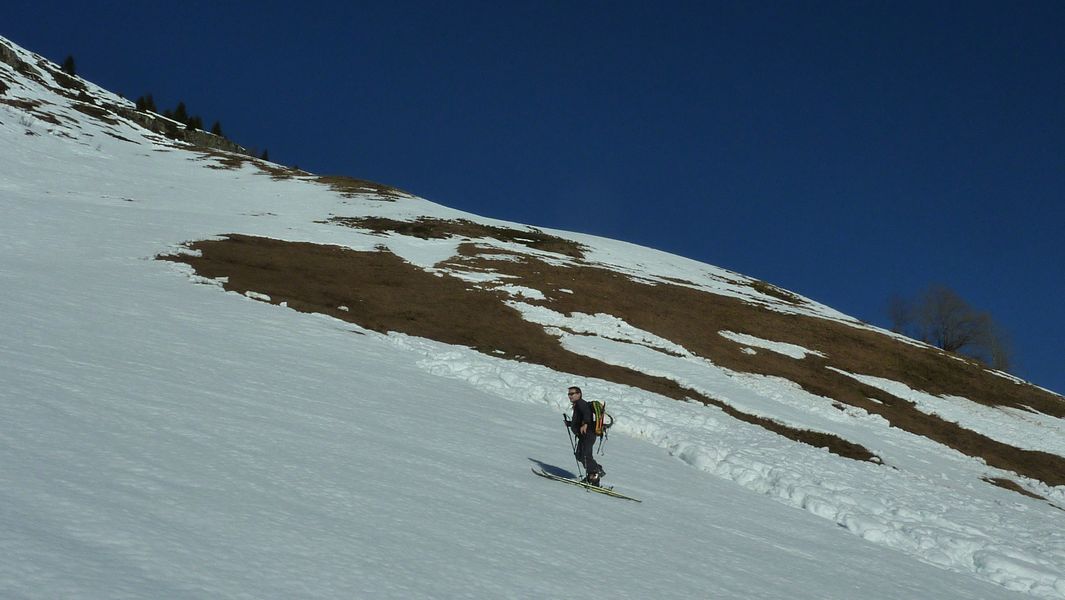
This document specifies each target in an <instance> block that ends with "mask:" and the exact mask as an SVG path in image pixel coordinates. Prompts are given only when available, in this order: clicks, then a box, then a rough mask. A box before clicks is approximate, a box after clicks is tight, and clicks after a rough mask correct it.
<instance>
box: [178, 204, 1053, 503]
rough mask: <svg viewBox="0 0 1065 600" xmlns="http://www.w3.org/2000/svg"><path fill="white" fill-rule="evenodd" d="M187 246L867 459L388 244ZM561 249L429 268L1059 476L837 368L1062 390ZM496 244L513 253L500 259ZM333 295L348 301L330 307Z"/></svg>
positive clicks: (201, 267)
mask: <svg viewBox="0 0 1065 600" xmlns="http://www.w3.org/2000/svg"><path fill="white" fill-rule="evenodd" d="M335 222H337V223H338V224H344V225H349V226H353V227H360V228H364V229H369V230H371V231H382V232H383V231H394V232H399V233H402V234H405V235H414V236H418V237H450V236H454V237H463V238H468V239H477V238H495V239H500V240H506V241H518V242H519V243H523V244H526V245H527V246H529V247H538V248H539V249H544V248H545V246H544V244H548V245H549V247H555V246H554V244H557V243H558V239H557V238H555V239H550V238H552V236H545V237H544V238H539V237H538V236H536V235H531V234H530V233H529V232H526V231H520V230H507V229H505V228H495V227H486V226H483V225H479V224H476V223H472V222H465V221H442V220H437V219H423V220H420V221H416V222H412V223H403V222H397V221H392V220H389V219H340V218H338V219H336V220H335ZM561 241H562V242H566V241H565V240H561ZM569 243H570V244H572V242H569ZM191 246H192V247H193V248H195V249H197V250H199V251H200V252H201V253H202V256H201V257H192V256H187V255H180V256H174V257H168V258H169V259H170V260H178V261H181V262H186V263H189V264H190V265H192V266H193V267H194V268H195V269H196V271H197V272H198V273H200V274H201V275H204V276H207V277H221V276H226V277H228V278H229V281H228V283H227V284H226V287H227V288H228V289H234V290H237V291H241V292H243V291H249V290H251V291H257V292H261V293H265V294H268V295H269V296H271V298H272V299H273V301H274V302H281V301H285V302H288V305H289V306H291V307H293V308H295V309H297V310H304V311H308V312H322V313H325V314H330V315H332V316H334V317H337V318H340V319H345V320H348V321H353V322H355V323H358V324H360V325H362V326H363V327H366V328H368V329H373V330H376V331H399V332H403V333H409V334H411V335H416V336H421V337H427V338H431V339H435V340H439V341H442V342H445V343H451V344H460V345H464V346H469V347H471V348H474V349H477V350H479V351H481V352H485V353H489V354H492V355H493V356H504V357H507V358H510V359H513V360H522V361H529V362H536V363H538V364H543V365H545V366H548V367H550V368H552V369H555V370H558V371H561V372H567V373H572V374H575V375H580V376H588V377H597V378H602V379H606V380H609V381H615V382H618V383H623V384H627V385H632V386H634V387H638V388H640V389H645V390H648V391H652V392H654V393H658V394H661V395H663V396H666V397H669V398H676V399H683V398H688V399H693V400H697V401H700V402H704V403H706V404H711V405H715V406H719V407H721V408H722V410H724V411H726V412H728V413H729V414H731V415H733V416H734V417H736V418H738V419H741V420H744V421H747V422H750V423H755V424H757V425H759V426H761V427H764V428H766V429H769V430H771V431H775V432H777V433H779V434H780V435H783V436H785V437H788V438H789V439H793V440H797V441H801V442H803V443H807V444H811V445H814V446H817V447H827V448H829V450H830V451H832V452H834V453H836V454H839V455H841V456H848V457H852V458H858V459H861V460H871V459H873V454H872V453H871V452H869V451H868V450H867V449H865V448H863V447H861V446H859V445H857V444H853V443H851V442H849V441H847V440H843V439H841V438H839V437H838V436H835V435H832V434H819V433H816V432H809V431H802V430H797V429H794V428H791V427H788V426H785V425H783V424H781V423H776V422H774V421H772V420H769V419H763V418H760V417H755V416H753V415H747V414H744V413H742V412H740V411H737V410H735V409H734V408H733V407H731V406H729V405H727V404H726V403H723V402H721V401H719V400H717V399H715V398H711V397H707V396H705V395H702V394H699V393H697V392H695V391H693V390H690V389H687V388H685V387H683V386H681V385H679V384H677V383H676V382H674V381H671V380H668V379H664V378H660V377H652V376H649V375H646V374H643V373H639V372H637V371H633V370H631V369H625V368H620V367H616V366H612V365H607V364H605V363H602V362H600V361H596V360H594V359H591V358H588V357H585V356H581V355H577V354H574V353H572V352H569V351H567V350H565V349H564V348H562V346H561V345H560V344H559V342H558V340H557V338H554V337H553V336H550V335H548V334H546V333H545V332H544V331H543V328H542V327H540V326H537V325H533V324H530V323H528V322H526V321H524V319H522V318H521V316H520V314H518V313H517V311H515V310H513V309H511V308H510V307H508V306H506V305H505V304H503V303H502V301H501V300H502V299H503V298H504V296H503V295H502V294H497V293H495V292H492V291H487V290H482V289H477V288H473V287H472V286H469V285H468V284H466V283H465V282H462V281H460V280H458V279H456V278H450V277H438V276H436V275H433V274H430V273H426V272H425V271H423V270H421V269H418V268H415V267H413V266H411V265H409V264H407V263H404V262H403V261H402V260H400V259H398V258H397V257H395V256H393V255H391V254H390V253H388V252H353V251H350V250H343V249H339V248H334V247H322V246H315V245H312V244H295V243H286V242H277V241H273V240H265V239H261V238H250V237H246V236H237V235H234V236H230V237H229V239H228V240H223V241H207V242H196V243H194V244H192V245H191ZM560 250H561V252H560V253H562V254H566V255H568V256H571V257H573V258H574V260H572V261H570V264H569V265H568V266H557V265H554V264H551V263H548V262H545V261H543V260H539V259H536V258H534V257H531V256H527V255H522V254H518V253H509V252H506V251H503V250H500V249H499V248H495V247H492V248H488V249H486V248H484V247H481V246H478V245H477V244H475V243H466V244H462V245H460V248H459V253H458V255H457V256H455V257H453V258H452V259H450V260H449V261H445V263H442V264H441V265H438V266H440V267H454V268H459V269H463V270H470V269H473V270H478V269H480V270H491V271H495V272H498V273H500V274H504V275H508V276H510V277H512V278H513V279H509V280H508V281H511V282H514V283H517V284H519V285H525V286H528V287H532V288H535V289H538V290H540V291H542V292H543V293H544V294H545V296H546V299H545V300H543V301H541V303H543V304H544V305H545V306H549V307H550V308H551V309H552V310H556V311H560V312H563V313H573V312H582V313H589V314H595V313H600V312H601V313H607V314H612V315H615V316H617V317H619V318H621V319H623V320H624V321H626V322H628V323H630V324H631V325H633V326H634V327H637V328H640V329H643V330H646V331H649V332H651V333H653V334H655V335H658V336H660V337H663V338H665V339H668V340H671V341H672V342H674V343H677V344H680V345H682V346H684V347H685V348H687V349H688V350H690V351H692V352H694V353H696V354H698V355H700V356H703V357H705V358H707V359H709V360H711V361H713V362H714V363H716V364H718V365H721V366H723V367H726V368H728V369H731V370H734V371H737V372H742V373H756V374H762V375H769V376H776V377H782V378H785V379H788V380H791V381H793V382H795V383H797V384H798V385H800V386H801V387H802V388H803V389H805V390H807V391H809V392H810V393H812V394H815V395H818V396H822V397H824V398H825V399H826V400H825V401H826V402H831V403H833V404H834V405H837V406H838V405H839V404H846V405H851V406H856V407H859V408H861V409H864V410H866V411H868V412H870V413H873V414H878V415H881V416H882V417H884V418H885V419H886V420H888V422H890V423H891V425H892V426H894V427H898V428H901V429H904V430H906V431H910V432H912V433H914V434H916V435H920V436H924V437H928V438H930V439H933V440H935V441H938V442H940V443H942V444H944V445H947V446H949V447H951V448H955V449H957V450H959V451H960V452H963V453H965V454H967V455H969V456H974V457H978V458H982V459H983V460H985V461H986V462H987V463H988V464H989V465H991V466H993V467H998V468H1002V469H1006V470H1010V471H1014V472H1016V473H1018V474H1021V475H1023V476H1026V477H1030V478H1033V479H1037V480H1040V481H1043V482H1045V483H1047V484H1049V485H1062V484H1065V458H1062V457H1059V456H1056V455H1052V454H1049V453H1045V452H1036V451H1030V450H1022V449H1018V448H1015V447H1012V446H1009V445H1006V444H1003V443H1000V442H996V441H994V440H991V439H989V438H987V437H986V436H983V435H981V434H978V433H976V432H973V431H969V430H967V429H964V428H962V427H960V426H958V425H957V424H955V423H950V422H947V421H944V420H943V419H941V418H939V417H936V416H933V415H928V414H925V413H922V412H921V411H919V410H917V408H916V406H914V405H913V404H912V403H910V402H907V401H905V400H903V399H901V398H898V397H895V396H893V395H891V394H889V393H886V392H884V391H882V390H879V389H876V388H872V387H870V386H868V385H865V384H863V383H861V382H859V381H857V380H855V379H853V378H851V377H848V376H846V375H844V374H842V373H839V372H837V371H835V370H833V369H832V368H835V369H840V370H842V371H846V372H850V373H856V374H863V375H873V376H877V377H883V378H886V379H891V380H894V381H900V382H903V383H905V384H907V385H908V386H910V387H911V388H914V389H917V390H921V391H924V392H928V393H932V394H939V395H957V396H962V397H965V398H968V399H970V400H972V401H974V402H979V403H982V404H985V405H988V406H1009V407H1015V408H1022V409H1026V408H1031V409H1034V410H1038V411H1039V412H1042V413H1044V414H1048V415H1053V416H1056V417H1059V418H1061V417H1065V401H1063V399H1062V398H1061V397H1060V396H1057V395H1054V394H1050V393H1048V392H1046V391H1044V390H1041V389H1039V388H1036V387H1034V386H1030V385H1027V384H1018V383H1015V382H1013V381H1011V380H1008V379H1005V378H1002V377H999V376H997V375H994V374H992V373H990V372H988V371H987V370H986V369H984V368H983V367H981V366H980V365H978V364H976V363H974V362H972V361H960V360H958V359H957V358H956V357H954V356H952V355H948V354H946V353H944V352H941V351H939V350H936V349H933V348H927V347H920V346H915V345H913V344H908V343H906V342H903V341H900V340H897V339H895V338H892V337H890V336H887V335H884V334H881V333H879V332H876V331H872V330H868V329H863V328H858V327H854V326H852V325H849V324H845V323H840V322H836V321H832V320H828V319H821V318H814V317H809V316H802V315H795V314H785V313H781V312H777V311H772V310H766V309H765V308H763V307H760V306H755V305H753V304H750V303H747V302H744V301H743V300H741V299H737V298H733V297H727V296H720V295H716V294H711V293H708V292H705V291H701V290H699V289H694V288H693V287H692V286H691V285H690V284H688V285H683V284H680V283H679V282H678V285H670V284H662V283H659V284H656V285H651V284H649V283H645V282H640V281H636V280H633V279H631V278H629V277H627V276H625V275H623V274H620V273H618V272H615V271H611V270H609V269H606V268H602V267H599V266H596V265H591V264H587V263H584V262H583V261H582V260H580V257H581V256H583V249H580V248H576V247H568V248H567V247H566V246H565V244H563V246H561V247H560ZM560 250H552V251H555V252H559V251H560ZM566 250H568V251H566ZM482 254H483V255H482ZM501 254H510V255H511V256H512V257H518V258H519V260H501V259H499V258H498V255H501ZM767 289H768V288H767ZM563 290H567V291H563ZM760 291H762V290H760ZM763 293H764V292H763ZM785 294H786V293H785ZM785 299H786V298H785ZM527 301H529V300H527ZM530 302H534V301H530ZM341 305H344V306H347V307H349V309H350V310H349V311H341V310H339V309H338V308H337V307H338V306H341ZM724 330H728V331H734V332H738V333H746V334H750V335H753V336H756V337H759V338H763V339H767V340H773V341H778V342H786V343H791V344H797V345H800V346H803V347H805V348H808V349H810V350H816V351H820V352H822V353H824V354H825V357H819V356H815V355H808V356H807V357H806V358H804V359H794V358H790V357H787V356H784V355H781V354H777V353H774V352H770V351H766V350H760V351H758V352H757V354H755V355H751V354H748V353H745V352H743V346H742V345H740V344H738V343H736V342H734V341H732V340H729V339H726V338H724V337H723V336H721V335H719V333H718V332H720V331H724ZM829 367H832V368H829Z"/></svg>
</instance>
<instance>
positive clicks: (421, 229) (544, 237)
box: [329, 217, 586, 258]
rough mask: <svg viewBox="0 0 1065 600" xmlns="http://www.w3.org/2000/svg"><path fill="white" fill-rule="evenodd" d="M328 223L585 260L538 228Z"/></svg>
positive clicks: (578, 247)
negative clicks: (492, 242)
mask: <svg viewBox="0 0 1065 600" xmlns="http://www.w3.org/2000/svg"><path fill="white" fill-rule="evenodd" d="M329 222H331V223H336V224H338V225H345V226H347V227H354V228H356V229H368V230H370V231H372V232H374V233H384V232H386V231H391V232H395V233H399V234H401V235H409V236H412V237H416V238H421V239H423V240H425V239H444V238H451V237H458V238H467V239H469V238H491V239H494V240H499V241H501V242H510V243H515V244H521V245H523V246H526V247H529V248H532V249H534V250H542V251H544V252H553V253H555V254H562V255H564V256H569V257H571V258H584V251H585V250H586V248H585V247H584V246H583V245H582V244H578V243H577V242H574V241H572V240H567V239H564V238H560V237H558V236H554V235H550V234H546V233H544V232H542V231H540V230H539V229H529V230H524V229H512V228H507V227H496V226H492V225H483V224H481V223H474V222H473V221H469V220H466V219H454V220H448V219H434V218H431V217H422V218H420V219H417V220H415V221H397V220H394V219H386V218H384V217H333V218H331V219H329Z"/></svg>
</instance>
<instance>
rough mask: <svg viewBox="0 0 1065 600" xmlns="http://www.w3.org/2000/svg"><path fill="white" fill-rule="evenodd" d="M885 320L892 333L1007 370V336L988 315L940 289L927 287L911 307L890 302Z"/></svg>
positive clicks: (1009, 359)
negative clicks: (887, 317) (886, 319)
mask: <svg viewBox="0 0 1065 600" xmlns="http://www.w3.org/2000/svg"><path fill="white" fill-rule="evenodd" d="M888 316H889V318H890V319H891V324H892V331H896V332H898V333H904V334H906V335H909V336H911V337H914V338H916V339H919V340H921V341H922V342H925V343H928V344H932V345H935V346H938V347H939V348H942V349H944V350H946V351H948V352H957V353H959V354H965V355H967V356H970V357H972V358H975V359H977V360H980V361H982V362H984V363H985V364H987V365H990V366H992V367H994V368H996V369H1000V370H1003V371H1005V370H1008V369H1009V368H1010V362H1011V355H1012V349H1011V346H1010V343H1009V339H1008V336H1007V335H1006V334H1005V333H1004V332H1003V331H1002V330H1001V329H1000V328H999V327H998V325H996V324H995V322H994V320H993V319H992V318H991V315H989V314H988V313H986V312H981V311H978V310H976V309H974V308H973V307H972V306H970V305H969V303H968V302H966V301H965V300H964V299H962V297H961V296H959V295H958V294H957V293H955V292H954V291H953V290H951V289H950V288H948V287H946V286H944V285H932V286H930V287H929V288H928V289H927V290H925V292H924V293H923V294H921V296H920V297H919V298H918V299H917V301H916V302H914V303H910V302H907V301H906V300H905V299H902V298H899V297H895V298H892V300H891V302H890V304H889V306H888Z"/></svg>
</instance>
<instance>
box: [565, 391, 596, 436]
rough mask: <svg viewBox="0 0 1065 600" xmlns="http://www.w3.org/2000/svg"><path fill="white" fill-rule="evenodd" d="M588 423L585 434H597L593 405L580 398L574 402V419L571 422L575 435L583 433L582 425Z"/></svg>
mask: <svg viewBox="0 0 1065 600" xmlns="http://www.w3.org/2000/svg"><path fill="white" fill-rule="evenodd" d="M585 423H587V424H588V429H587V430H586V432H585V434H584V435H593V436H594V435H595V415H593V414H592V405H591V404H588V402H587V401H586V400H585V399H584V398H578V399H577V401H576V402H574V403H573V419H572V420H571V421H570V422H569V428H570V430H572V431H573V435H576V436H580V435H581V425H584V424H585Z"/></svg>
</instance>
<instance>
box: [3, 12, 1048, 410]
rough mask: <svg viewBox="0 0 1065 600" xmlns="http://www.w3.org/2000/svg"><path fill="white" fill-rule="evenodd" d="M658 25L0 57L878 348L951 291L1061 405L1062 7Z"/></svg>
mask: <svg viewBox="0 0 1065 600" xmlns="http://www.w3.org/2000/svg"><path fill="white" fill-rule="evenodd" d="M650 4H651V3H649V2H647V3H634V2H618V1H615V2H522V3H518V2H514V3H512V2H431V3H430V2H388V3H376V4H372V5H370V4H368V5H365V6H359V5H358V3H349V2H306V3H305V2H291V1H288V2H225V1H219V2H189V1H186V2H176V3H175V2H168V3H136V2H132V3H131V2H128V1H127V2H112V3H107V2H96V3H93V2H52V1H47V0H45V1H41V0H36V1H33V2H24V1H15V2H8V3H6V4H5V9H4V10H3V20H2V21H0V35H4V36H6V37H8V38H10V39H12V40H13V41H14V42H16V43H18V44H20V45H22V46H24V47H26V48H28V49H30V50H33V51H35V52H38V53H40V54H42V55H44V56H46V57H48V58H51V59H53V60H56V61H61V60H62V59H63V58H65V57H66V55H67V54H73V55H74V57H75V58H76V61H77V65H78V72H79V74H80V75H82V76H84V77H86V78H88V79H90V80H92V81H94V82H96V83H98V84H100V85H102V86H104V87H106V88H108V89H111V90H113V91H116V92H119V93H123V94H125V95H126V96H127V97H130V98H135V97H137V96H139V95H141V94H145V93H152V94H153V95H154V97H155V100H156V102H157V104H158V105H159V106H160V108H167V107H173V106H175V105H176V104H177V102H178V101H179V100H182V101H184V102H185V103H186V104H187V106H188V108H189V110H190V112H191V113H193V114H199V115H200V116H202V117H203V118H204V120H205V122H206V123H207V124H208V125H209V124H210V123H212V122H213V121H214V120H216V119H217V120H220V121H221V122H222V125H223V127H224V129H225V131H226V134H227V135H228V136H229V137H231V138H233V139H234V140H235V141H237V142H239V143H242V144H244V145H246V146H252V147H256V148H260V149H262V148H268V149H269V151H270V157H271V159H272V160H275V161H277V162H281V163H285V164H289V165H298V166H299V167H301V168H304V169H307V170H310V171H314V172H318V173H337V174H345V175H352V176H357V177H363V178H367V179H372V180H376V181H381V182H384V183H388V184H392V185H395V186H398V187H401V188H404V189H407V190H409V191H412V192H415V193H417V194H419V195H422V196H425V197H426V198H429V199H431V200H434V201H436V202H439V203H442V204H446V205H448V206H452V207H456V208H461V209H464V210H469V211H472V212H475V213H478V214H481V215H485V216H490V217H496V218H502V219H509V220H515V221H520V222H525V223H529V224H533V225H539V226H544V227H558V228H563V229H569V230H576V231H583V232H588V233H594V234H599V235H604V236H608V237H612V238H619V239H624V240H628V241H632V242H635V243H639V244H643V245H647V246H652V247H655V248H660V249H663V250H667V251H670V252H675V253H677V254H681V255H685V256H689V257H692V258H695V259H698V260H701V261H705V262H709V263H712V264H715V265H719V266H722V267H725V268H729V269H733V270H735V271H739V272H741V273H744V274H747V275H751V276H754V277H758V278H761V279H764V280H767V281H769V282H772V283H775V284H777V285H780V286H783V287H785V288H788V289H791V290H794V291H797V292H799V293H802V294H804V295H807V296H809V297H811V298H814V299H816V300H818V301H821V302H824V303H826V304H829V305H831V306H833V307H835V308H837V309H839V310H842V311H843V312H846V313H848V314H851V315H854V316H856V317H858V318H861V319H864V320H866V321H869V322H872V323H875V324H878V325H887V323H888V321H887V318H886V312H885V307H886V305H887V302H888V300H889V298H890V297H891V296H892V295H894V294H899V295H903V296H915V295H917V294H918V293H919V292H920V291H921V290H923V289H924V288H925V287H927V286H928V285H930V284H932V283H942V284H945V285H948V286H949V287H951V288H953V289H954V290H955V291H956V292H958V293H959V294H960V295H961V296H962V297H964V298H965V299H966V300H968V301H969V303H970V304H972V305H973V306H975V307H977V308H979V309H983V310H986V311H988V312H990V313H991V314H992V316H993V317H994V318H995V319H996V320H997V321H998V322H999V323H1000V324H1001V325H1002V327H1003V328H1004V329H1005V330H1006V331H1008V332H1009V333H1010V334H1011V336H1012V338H1013V342H1014V346H1015V362H1016V363H1017V364H1016V368H1015V369H1014V370H1015V372H1017V373H1018V374H1019V375H1021V376H1023V377H1026V378H1028V379H1030V380H1032V381H1034V382H1035V383H1038V384H1040V385H1043V386H1046V387H1049V388H1051V389H1054V390H1056V391H1059V392H1065V309H1063V300H1065V274H1063V268H1062V265H1063V262H1065V260H1063V259H1065V241H1063V238H1062V236H1061V234H1060V232H1059V229H1060V228H1061V226H1062V222H1063V221H1065V33H1063V32H1065V3H1063V2H1058V1H1056V0H1047V1H1044V2H1015V1H1010V2H1000V3H994V4H992V3H980V2H931V3H929V2H914V3H909V2H858V1H856V2H845V3H831V2H820V1H819V2H810V3H805V4H803V3H797V2H727V3H726V2H721V3H713V2H693V3H686V2H676V3H664V4H665V5H664V6H661V7H653V8H652V7H649V6H648V5H650ZM386 5H387V6H386Z"/></svg>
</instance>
